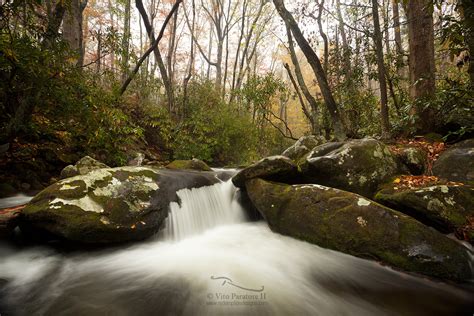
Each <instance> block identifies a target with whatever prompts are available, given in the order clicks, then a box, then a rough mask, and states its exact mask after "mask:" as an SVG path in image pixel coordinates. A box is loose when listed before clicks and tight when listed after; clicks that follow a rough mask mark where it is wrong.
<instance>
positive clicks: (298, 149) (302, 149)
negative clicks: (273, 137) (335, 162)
mask: <svg viewBox="0 0 474 316" xmlns="http://www.w3.org/2000/svg"><path fill="white" fill-rule="evenodd" d="M325 142H326V139H325V138H324V137H322V136H316V135H308V136H302V137H300V138H299V139H298V140H297V141H296V143H294V144H293V145H292V146H291V147H288V148H287V149H286V150H285V151H284V152H283V153H282V154H281V155H282V156H285V157H288V158H290V159H292V160H294V161H298V160H299V159H300V158H302V157H303V156H305V155H306V154H307V153H309V152H310V151H311V149H313V148H314V147H316V146H318V145H321V144H324V143H325Z"/></svg>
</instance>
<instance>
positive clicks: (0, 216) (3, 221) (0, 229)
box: [0, 206, 23, 238]
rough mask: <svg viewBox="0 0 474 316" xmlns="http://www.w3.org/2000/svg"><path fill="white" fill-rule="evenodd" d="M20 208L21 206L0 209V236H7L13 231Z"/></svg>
mask: <svg viewBox="0 0 474 316" xmlns="http://www.w3.org/2000/svg"><path fill="white" fill-rule="evenodd" d="M22 208H23V206H20V207H11V208H8V209H2V210H0V238H3V237H7V236H9V235H10V234H11V233H12V232H13V230H14V229H15V227H16V226H17V224H18V216H19V214H20V211H21V209H22Z"/></svg>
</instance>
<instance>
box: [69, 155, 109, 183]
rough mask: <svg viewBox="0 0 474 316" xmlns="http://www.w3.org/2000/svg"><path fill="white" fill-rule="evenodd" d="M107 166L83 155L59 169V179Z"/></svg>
mask: <svg viewBox="0 0 474 316" xmlns="http://www.w3.org/2000/svg"><path fill="white" fill-rule="evenodd" d="M102 168H109V166H107V165H106V164H104V163H102V162H100V161H97V160H95V159H94V158H92V157H89V156H84V157H82V158H81V159H80V160H79V161H78V162H76V164H75V165H68V166H66V167H65V168H64V169H63V170H61V179H66V178H70V177H74V176H78V175H85V174H87V173H89V172H91V171H92V170H97V169H102Z"/></svg>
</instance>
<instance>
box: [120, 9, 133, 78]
mask: <svg viewBox="0 0 474 316" xmlns="http://www.w3.org/2000/svg"><path fill="white" fill-rule="evenodd" d="M130 7H131V0H125V14H124V17H123V38H122V49H123V54H122V80H124V79H126V78H127V74H128V71H129V69H128V67H129V59H130V35H131V34H130V9H131V8H130Z"/></svg>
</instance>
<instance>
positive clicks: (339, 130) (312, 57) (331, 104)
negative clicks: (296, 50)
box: [273, 0, 346, 139]
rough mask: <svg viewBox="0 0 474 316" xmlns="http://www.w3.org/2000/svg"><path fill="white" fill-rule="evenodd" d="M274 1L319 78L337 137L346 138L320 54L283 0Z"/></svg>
mask: <svg viewBox="0 0 474 316" xmlns="http://www.w3.org/2000/svg"><path fill="white" fill-rule="evenodd" d="M273 3H274V4H275V7H276V9H277V11H278V13H279V14H280V16H281V17H282V19H283V20H284V21H285V22H287V23H288V25H289V26H290V29H291V32H292V33H293V36H294V37H295V40H296V42H297V43H298V45H299V46H300V48H301V50H302V51H303V53H304V54H305V56H306V58H307V60H308V63H309V64H310V66H311V68H312V69H313V72H314V74H315V76H316V79H317V80H318V83H319V88H320V89H321V93H322V95H323V98H324V102H325V104H326V107H327V108H328V111H329V114H330V115H331V118H332V123H333V128H334V134H335V137H336V138H337V139H344V138H346V134H345V128H344V124H343V122H342V118H341V114H340V113H339V109H338V106H337V104H336V101H335V100H334V97H333V95H332V92H331V89H330V88H329V84H328V81H327V78H326V75H325V73H324V69H323V67H322V65H321V61H320V60H319V58H318V55H316V53H315V52H314V50H313V49H312V48H311V45H310V44H309V43H308V41H307V40H306V38H305V37H304V36H303V33H302V32H301V30H300V28H299V26H298V24H297V23H296V21H295V19H294V18H293V16H292V15H291V13H290V12H289V11H288V10H287V9H286V8H285V5H284V2H283V0H273Z"/></svg>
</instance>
